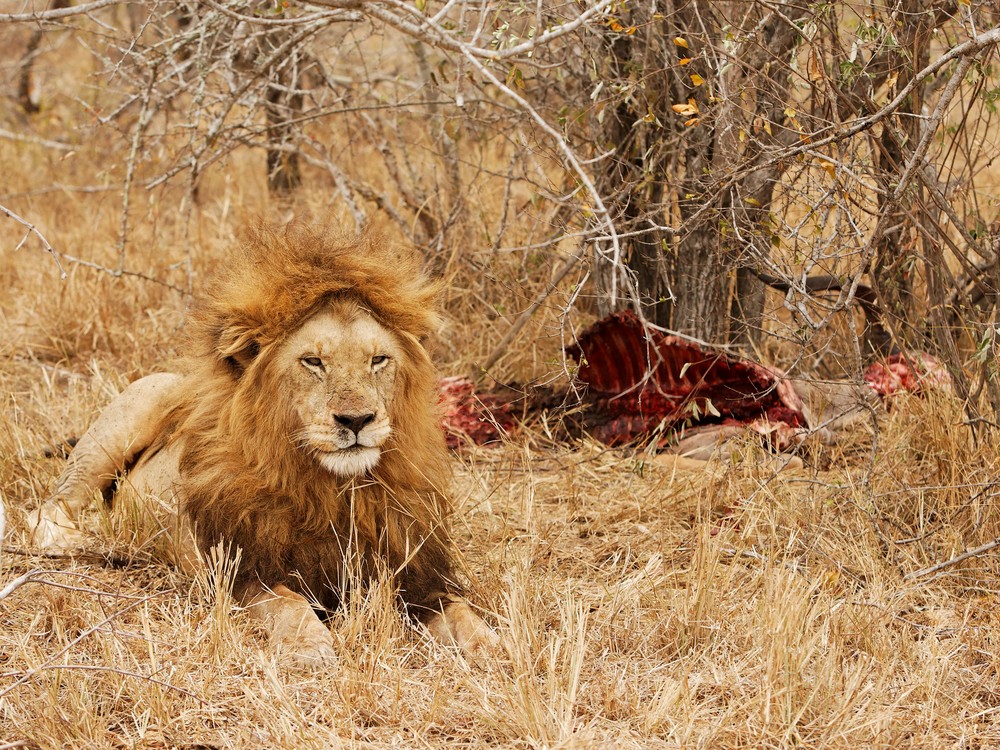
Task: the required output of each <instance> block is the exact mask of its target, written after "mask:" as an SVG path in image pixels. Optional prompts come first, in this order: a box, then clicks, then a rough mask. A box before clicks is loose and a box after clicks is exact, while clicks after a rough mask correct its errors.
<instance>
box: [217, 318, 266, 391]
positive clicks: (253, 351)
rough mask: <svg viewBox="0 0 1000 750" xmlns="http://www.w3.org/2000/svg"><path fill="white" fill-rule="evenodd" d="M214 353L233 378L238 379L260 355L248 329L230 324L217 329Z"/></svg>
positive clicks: (255, 340) (252, 333) (257, 344)
mask: <svg viewBox="0 0 1000 750" xmlns="http://www.w3.org/2000/svg"><path fill="white" fill-rule="evenodd" d="M215 353H216V355H217V356H218V358H219V359H220V360H221V361H222V363H223V364H225V365H226V366H227V367H228V368H229V369H230V371H231V372H232V374H233V377H234V378H239V377H240V376H241V375H242V374H243V372H244V371H245V370H246V369H247V368H248V367H249V366H250V364H251V363H252V362H253V361H254V360H255V359H256V358H257V355H258V354H260V344H259V343H258V342H257V339H256V338H255V337H254V332H253V331H252V330H251V329H250V328H248V327H247V326H245V325H240V324H231V325H228V326H223V327H222V328H220V329H219V331H218V333H217V335H216V337H215Z"/></svg>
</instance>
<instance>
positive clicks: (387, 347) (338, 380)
mask: <svg viewBox="0 0 1000 750" xmlns="http://www.w3.org/2000/svg"><path fill="white" fill-rule="evenodd" d="M402 356H403V351H402V347H401V346H400V345H399V342H398V341H397V339H396V337H395V336H394V335H393V334H392V333H391V332H390V331H389V330H388V329H386V328H385V327H384V326H382V325H381V324H380V323H379V322H378V321H377V320H375V318H373V317H372V316H371V315H370V314H369V313H367V312H366V311H364V310H363V309H362V308H360V307H359V306H357V305H355V304H349V303H337V304H334V305H331V306H329V307H327V308H325V309H324V310H322V311H320V312H318V313H316V314H315V315H313V316H312V317H311V318H309V319H308V320H307V321H306V322H305V323H304V324H303V325H302V326H301V328H299V329H298V330H297V331H296V332H295V333H293V334H292V335H291V336H290V337H289V338H288V339H286V340H285V342H284V343H283V344H281V346H280V347H279V349H278V350H277V352H276V356H275V360H274V361H275V363H276V364H278V366H279V368H280V381H281V385H282V390H283V391H284V395H286V397H288V398H289V400H290V403H289V406H290V408H291V410H292V413H293V415H294V416H295V417H297V419H296V421H297V422H298V423H299V424H300V427H299V429H298V431H297V432H296V433H295V434H294V435H293V436H292V439H293V440H294V441H295V442H296V444H297V445H299V446H300V447H301V448H302V450H304V451H305V452H306V453H307V454H309V455H310V456H312V457H313V458H314V459H315V460H316V461H318V462H319V463H320V464H321V465H322V466H323V467H324V468H326V469H327V470H328V471H330V472H333V473H334V474H337V475H339V476H342V477H352V476H355V475H357V474H361V473H363V472H365V471H368V470H369V469H372V468H373V467H374V466H375V464H377V463H378V460H379V456H380V455H381V452H382V447H383V446H384V445H385V443H386V441H387V440H388V439H389V436H390V435H391V434H392V424H391V423H390V409H391V404H392V397H393V392H394V387H395V384H396V373H397V370H398V368H399V366H400V361H401V358H402Z"/></svg>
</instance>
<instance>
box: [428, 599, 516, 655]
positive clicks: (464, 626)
mask: <svg viewBox="0 0 1000 750" xmlns="http://www.w3.org/2000/svg"><path fill="white" fill-rule="evenodd" d="M421 619H422V620H423V623H424V625H426V626H427V629H428V630H429V631H430V633H431V635H432V636H434V638H436V639H437V640H439V641H441V642H442V643H446V644H449V645H455V646H458V647H459V648H460V649H462V651H463V652H465V653H466V654H470V655H474V654H477V653H482V652H484V651H489V650H491V649H494V648H496V647H497V646H498V645H499V642H500V639H499V638H498V637H497V634H496V633H494V632H493V630H492V629H491V628H490V626H489V625H487V624H486V623H485V622H484V621H483V618H481V617H480V616H479V615H477V614H476V613H475V612H473V611H472V607H470V606H469V604H468V602H466V601H464V600H462V599H452V598H443V599H442V600H441V609H440V610H435V611H433V612H431V613H430V614H429V615H426V616H423V617H421Z"/></svg>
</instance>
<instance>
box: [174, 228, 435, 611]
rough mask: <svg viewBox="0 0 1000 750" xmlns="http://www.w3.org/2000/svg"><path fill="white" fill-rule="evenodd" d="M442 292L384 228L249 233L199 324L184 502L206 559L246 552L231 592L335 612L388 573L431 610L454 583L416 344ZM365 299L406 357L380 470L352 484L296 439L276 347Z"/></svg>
mask: <svg viewBox="0 0 1000 750" xmlns="http://www.w3.org/2000/svg"><path fill="white" fill-rule="evenodd" d="M435 297H436V288H435V286H434V285H433V284H431V283H429V282H428V281H427V280H426V278H425V277H424V275H423V274H422V273H421V270H420V264H419V258H418V257H417V256H416V254H415V253H410V252H405V251H402V250H400V249H397V248H394V247H392V246H390V245H389V244H387V243H386V241H385V240H384V239H383V238H381V237H379V236H378V235H377V234H375V233H371V232H366V233H365V234H363V235H362V236H361V238H360V239H355V240H350V241H346V240H343V239H340V238H337V237H335V236H333V235H331V234H329V233H328V232H326V231H324V230H321V229H318V228H316V227H311V226H306V225H293V226H291V227H289V228H286V229H281V230H277V229H274V228H271V227H268V226H266V225H263V224H261V225H258V226H256V227H254V228H253V229H251V230H250V232H249V236H248V237H247V239H246V241H245V242H244V245H243V248H242V252H241V253H240V255H239V256H238V257H237V258H235V259H234V260H233V261H232V265H231V268H230V269H229V272H228V275H227V276H226V277H225V278H224V280H223V281H222V282H221V283H220V284H219V285H217V286H216V288H215V289H214V290H213V291H212V292H211V293H210V294H209V295H208V299H207V301H206V303H205V304H204V305H203V306H202V307H201V309H200V311H198V312H196V314H195V317H194V322H193V330H194V333H193V336H194V346H195V350H194V351H195V355H194V357H193V362H194V364H193V367H194V372H193V373H192V375H193V377H189V378H188V379H187V382H188V383H189V384H190V385H189V386H188V392H187V393H186V394H184V396H183V398H181V399H180V406H179V407H178V410H177V412H176V413H175V418H174V419H173V423H174V424H175V425H176V427H175V432H174V435H175V436H177V437H178V438H179V439H182V440H183V441H184V443H183V450H182V453H181V484H182V490H183V496H184V497H185V510H186V512H187V514H188V517H189V519H190V521H191V522H192V523H193V526H194V529H195V533H196V537H197V539H198V544H199V547H200V548H201V549H202V552H203V553H206V552H207V551H208V550H209V548H212V547H214V546H215V545H217V544H218V543H220V542H221V543H222V544H223V548H224V549H226V548H228V549H230V550H235V549H236V548H239V550H240V564H239V567H238V571H237V574H236V582H235V583H236V587H237V588H238V587H239V586H240V585H246V584H247V583H249V582H251V581H254V580H258V581H259V582H260V583H262V584H264V585H265V586H274V585H277V584H279V583H283V584H285V585H287V586H289V587H290V588H292V589H293V590H298V591H300V592H301V593H303V594H306V595H307V596H312V597H315V599H316V601H318V602H319V603H320V604H322V605H324V606H327V607H334V606H336V605H337V604H339V601H340V596H341V595H342V593H343V591H344V589H345V588H346V587H347V586H348V585H349V584H350V582H351V581H353V580H356V579H357V576H358V574H360V575H361V576H370V575H374V574H375V573H376V572H377V571H379V570H380V569H383V567H384V569H386V570H388V571H389V572H390V573H392V574H394V575H395V577H396V581H397V584H398V585H399V587H400V593H401V596H402V598H403V599H404V600H405V601H406V602H408V603H411V604H414V605H417V607H418V608H419V607H421V606H424V607H429V608H433V607H435V606H437V603H438V602H439V600H440V599H441V597H442V596H446V595H448V594H449V592H451V591H452V590H453V588H454V587H453V585H452V584H451V582H450V573H451V570H450V564H449V553H448V539H447V534H446V530H445V521H446V516H447V514H448V507H447V503H446V500H445V495H444V493H443V492H442V487H443V485H444V482H445V479H446V476H447V455H446V449H445V445H444V439H443V436H442V431H441V429H440V425H439V419H438V416H437V413H436V398H435V383H436V376H435V372H434V369H433V366H432V364H431V362H430V360H429V358H428V356H427V353H426V351H425V350H424V347H423V345H422V341H423V339H424V338H425V337H426V336H427V335H428V334H430V333H431V332H432V330H433V329H434V327H435V324H436V312H435ZM337 300H346V301H348V302H354V303H357V304H359V305H361V306H362V307H363V308H364V309H366V310H367V311H368V312H370V313H371V314H372V315H373V316H374V317H375V318H376V319H377V320H378V321H379V322H380V323H381V324H382V325H384V326H385V327H386V328H387V329H389V330H390V331H392V332H394V333H395V334H396V336H397V337H398V338H399V341H400V343H401V345H402V348H403V351H404V357H403V361H402V362H401V363H400V365H399V368H398V371H397V376H396V387H395V396H394V398H393V401H392V404H391V407H390V419H391V423H392V425H393V432H392V435H391V437H390V443H389V444H388V445H386V446H385V448H384V449H383V451H382V455H381V458H380V460H379V462H378V464H377V466H376V467H375V468H374V469H373V470H371V471H370V472H369V473H368V474H367V475H364V476H361V477H357V478H353V479H343V478H340V477H338V476H336V475H335V474H332V473H331V472H329V471H327V470H326V469H324V468H322V467H321V466H319V465H318V464H317V463H316V462H315V461H314V460H313V459H311V458H310V457H309V456H307V455H306V454H305V453H304V452H303V451H302V450H300V449H299V448H297V447H296V446H295V445H294V443H293V441H292V440H291V439H290V437H289V436H290V435H291V434H292V433H293V432H294V429H295V425H294V424H293V423H292V420H293V419H294V418H293V416H292V410H291V409H289V408H287V404H288V403H289V400H288V399H289V398H293V397H294V394H288V393H283V392H282V384H281V383H280V382H279V380H278V378H277V372H276V369H277V368H276V367H275V363H274V361H273V360H274V353H275V351H276V350H277V349H278V347H279V346H280V345H281V343H282V341H284V340H285V338H286V337H287V336H288V335H290V334H291V333H293V332H294V331H295V330H296V329H297V328H298V327H299V326H300V325H301V324H302V323H303V322H304V321H305V320H306V319H307V318H308V317H309V316H310V315H312V314H313V313H314V312H316V311H317V310H319V309H321V308H322V307H323V306H324V305H325V304H327V303H328V302H331V301H337Z"/></svg>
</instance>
